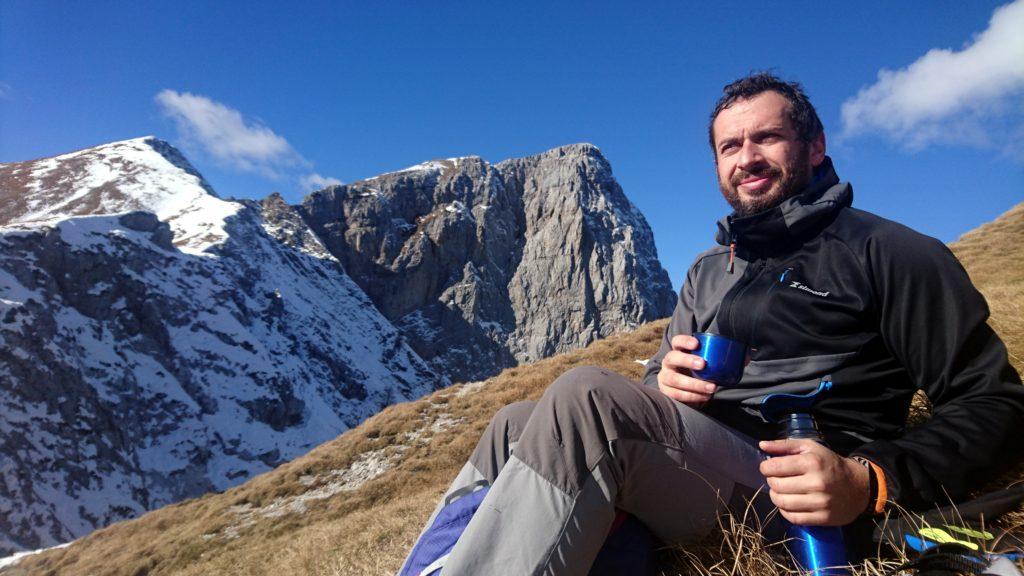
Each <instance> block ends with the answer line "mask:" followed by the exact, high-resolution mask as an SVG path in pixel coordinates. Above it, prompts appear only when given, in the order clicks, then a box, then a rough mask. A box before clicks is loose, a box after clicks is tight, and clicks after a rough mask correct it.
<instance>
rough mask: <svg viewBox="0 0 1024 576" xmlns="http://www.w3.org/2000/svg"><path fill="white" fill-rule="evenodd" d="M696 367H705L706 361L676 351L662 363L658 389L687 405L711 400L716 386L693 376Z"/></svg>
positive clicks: (666, 356)
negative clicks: (692, 370)
mask: <svg viewBox="0 0 1024 576" xmlns="http://www.w3.org/2000/svg"><path fill="white" fill-rule="evenodd" d="M695 366H696V367H703V366H704V360H703V359H701V358H699V357H696V356H691V355H689V354H684V353H682V352H678V351H675V350H673V351H671V352H669V353H668V354H666V355H665V358H664V359H662V361H661V368H662V369H661V371H659V372H658V388H659V389H660V390H661V392H662V393H663V394H665V395H666V396H668V397H669V398H672V399H673V400H678V401H679V402H684V403H686V404H693V405H700V404H704V403H705V402H707V401H708V400H711V395H712V394H713V393H714V392H715V390H716V386H715V385H714V384H712V383H711V382H706V381H704V380H700V379H698V378H694V377H693V376H691V375H690V369H691V368H694V367H695Z"/></svg>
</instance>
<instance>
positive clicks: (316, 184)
mask: <svg viewBox="0 0 1024 576" xmlns="http://www.w3.org/2000/svg"><path fill="white" fill-rule="evenodd" d="M299 185H300V186H302V189H303V191H311V190H321V189H323V188H327V187H328V186H340V185H341V180H338V179H337V178H331V177H330V176H326V177H325V176H321V175H319V174H317V173H316V172H313V173H312V174H306V175H305V176H302V177H301V178H299Z"/></svg>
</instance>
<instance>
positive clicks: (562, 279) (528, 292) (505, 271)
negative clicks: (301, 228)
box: [300, 144, 675, 381]
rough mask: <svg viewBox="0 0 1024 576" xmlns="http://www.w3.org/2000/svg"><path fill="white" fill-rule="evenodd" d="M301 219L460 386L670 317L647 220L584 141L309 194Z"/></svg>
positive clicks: (440, 163)
mask: <svg viewBox="0 0 1024 576" xmlns="http://www.w3.org/2000/svg"><path fill="white" fill-rule="evenodd" d="M300 210H301V212H302V214H303V216H304V218H305V220H306V221H307V222H308V223H309V224H310V226H311V227H312V229H313V230H314V231H315V232H316V233H317V235H318V236H319V237H320V238H321V239H322V240H323V242H324V244H325V246H326V247H327V249H328V250H329V251H330V252H331V254H333V255H334V256H335V257H337V258H338V259H339V260H340V261H341V262H342V263H343V264H344V266H345V268H346V270H348V272H349V274H350V275H351V277H352V279H353V280H355V282H356V283H358V284H359V285H360V286H361V287H362V288H363V290H364V291H365V292H366V293H367V294H368V295H369V296H370V298H371V299H373V301H374V303H375V304H376V305H377V307H378V308H379V309H380V310H381V312H382V313H383V314H384V315H385V316H386V317H387V318H389V319H390V320H391V321H392V322H393V323H394V324H395V325H396V326H397V327H398V329H399V330H400V331H402V333H403V334H404V335H406V337H407V338H408V339H409V342H410V345H411V346H412V347H413V349H414V350H416V352H417V353H418V354H419V355H420V356H421V357H422V358H424V359H425V360H427V361H428V362H430V363H431V365H432V367H433V368H434V369H435V370H436V371H438V372H442V373H444V374H446V375H448V376H449V377H450V378H451V379H453V380H455V381H460V380H461V381H465V380H473V379H479V378H484V377H487V376H490V375H493V374H494V373H495V372H496V371H497V369H499V368H502V367H506V366H511V365H515V364H517V363H520V362H527V361H532V360H536V359H539V358H544V357H546V356H550V355H551V354H555V353H558V352H564V351H566V350H571V349H574V348H579V347H582V346H585V345H587V344H588V343H590V342H592V341H593V340H595V339H597V338H601V337H604V336H607V335H609V334H611V333H613V332H616V331H622V330H630V329H632V328H634V327H636V326H638V325H639V324H641V323H643V322H647V321H650V320H653V319H656V318H661V317H664V316H667V315H669V314H670V313H671V311H672V307H673V306H674V304H675V295H674V293H673V291H672V287H671V283H670V282H669V278H668V275H667V273H666V272H665V271H664V269H663V268H662V267H661V265H660V263H659V262H658V259H657V253H656V250H655V247H654V239H653V235H652V234H651V230H650V227H649V226H648V225H647V222H646V221H645V220H644V218H643V216H642V215H641V214H640V212H639V211H637V209H636V208H635V207H634V206H633V205H632V204H631V203H630V201H629V200H628V199H627V198H626V196H625V195H624V194H623V192H622V188H621V187H620V186H619V185H618V183H617V182H616V181H615V178H614V177H613V176H612V170H611V166H610V165H609V164H608V162H607V160H605V158H604V157H603V156H602V155H601V152H600V151H599V150H598V149H597V148H596V147H594V146H591V145H589V144H577V145H572V146H565V147H561V148H556V149H554V150H551V151H548V152H545V153H543V154H540V155H537V156H531V157H528V158H522V159H514V160H507V161H504V162H501V163H499V164H496V165H491V164H489V163H488V162H486V161H484V160H481V159H480V158H476V157H468V158H451V159H447V160H437V161H432V162H426V163H424V164H420V165H417V166H413V167H411V168H407V169H405V170H401V171H399V172H393V173H389V174H384V175H381V176H378V177H375V178H370V179H367V180H363V181H360V182H355V183H353V184H350V185H344V186H333V187H330V188H327V189H325V190H322V191H319V192H316V193H313V194H311V195H310V196H309V197H307V198H306V199H305V200H304V201H303V203H302V206H301V207H300Z"/></svg>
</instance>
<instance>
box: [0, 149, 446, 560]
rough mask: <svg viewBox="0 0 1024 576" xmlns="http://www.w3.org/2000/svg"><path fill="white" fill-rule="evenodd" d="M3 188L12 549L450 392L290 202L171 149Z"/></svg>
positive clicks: (228, 480) (2, 511)
mask: <svg viewBox="0 0 1024 576" xmlns="http://www.w3.org/2000/svg"><path fill="white" fill-rule="evenodd" d="M140 181H148V184H147V185H144V186H141V187H139V188H135V183H137V182H140ZM0 182H3V183H4V186H5V188H4V189H3V191H2V193H0V201H2V204H0V205H2V206H3V207H4V210H3V213H4V215H5V218H6V220H5V221H4V222H3V224H5V226H2V227H0V458H2V462H3V465H2V466H0V553H3V552H9V551H12V550H16V549H22V548H38V547H40V546H47V545H52V544H56V543H59V542H64V541H67V540H69V539H72V538H75V537H78V536H81V535H83V534H85V533H87V532H89V531H91V530H93V529H95V528H97V527H101V526H104V525H106V524H108V523H110V522H112V521H115V520H119V519H122V518H127V517H132V516H135V515H137V514H139V513H141V512H143V511H144V510H147V509H151V508H155V507H159V506H162V505H165V504H168V503H172V502H176V501H178V500H181V499H183V498H187V497H192V496H197V495H200V494H202V493H204V492H208V491H213V490H224V489H226V488H228V487H230V486H233V485H235V484H238V483H240V482H242V481H244V480H246V479H248V478H250V477H252V476H254V475H256V474H259V473H261V472H263V471H266V470H268V469H270V468H272V467H274V466H276V465H278V464H280V463H282V462H284V461H287V460H290V459H292V458H294V457H296V456H299V455H301V454H304V453H306V452H307V451H309V450H310V449H311V448H313V447H314V446H317V445H318V444H320V443H322V442H324V441H326V440H328V439H330V438H333V437H335V436H336V435H337V434H339V433H341V432H342V431H344V430H346V429H348V428H349V427H352V426H355V425H356V424H358V423H359V422H360V421H362V420H363V419H365V418H366V417H368V416H370V415H372V414H373V413H375V412H377V411H378V410H379V409H380V408H382V407H384V406H386V405H388V404H391V403H394V402H398V401H403V400H408V399H412V398H417V397H419V396H421V395H423V394H424V393H426V392H428V391H430V390H432V389H433V388H435V387H436V386H438V385H440V384H442V383H443V382H444V379H443V378H439V377H437V376H435V375H434V374H433V373H432V372H431V371H430V370H429V368H428V366H427V365H426V364H425V363H424V362H423V361H422V360H421V359H420V358H419V357H418V356H417V355H416V353H415V352H413V351H412V350H411V349H410V348H409V347H408V346H407V345H406V344H405V342H404V340H403V338H402V336H401V335H400V333H399V332H398V331H397V330H395V328H394V327H393V326H392V325H391V324H390V322H388V320H387V319H386V318H384V317H383V316H382V315H380V313H378V312H377V310H376V309H375V308H374V306H373V304H372V303H371V301H370V300H369V298H367V297H366V296H365V294H363V292H362V290H360V289H359V287H358V286H356V285H355V284H354V283H353V282H352V281H351V280H350V279H349V278H348V276H347V275H346V274H345V271H344V269H343V267H342V266H341V264H340V263H339V262H338V261H337V260H336V259H335V258H333V257H332V256H331V255H330V254H329V253H328V252H327V251H326V250H325V249H324V247H323V245H322V244H321V243H320V241H319V240H318V239H317V237H316V236H315V234H313V233H312V232H311V231H310V229H309V228H308V227H307V226H306V225H305V223H304V222H303V220H302V219H301V217H300V216H299V215H298V213H297V212H296V211H295V210H294V209H293V208H291V207H290V206H288V205H287V204H285V203H284V202H283V201H281V199H280V198H279V197H276V196H272V197H270V198H268V199H267V200H265V201H263V202H262V203H255V202H245V203H239V202H226V201H223V200H220V199H218V198H217V197H215V196H213V195H212V194H211V193H210V191H209V187H208V186H206V185H205V183H204V182H203V181H202V179H201V178H200V177H199V176H198V174H197V173H195V171H194V170H192V169H191V167H190V166H188V165H187V163H185V162H184V159H183V158H181V156H180V154H177V153H176V151H174V150H173V149H172V148H170V147H169V146H167V145H166V144H165V143H162V142H160V141H157V140H153V139H140V140H133V141H128V142H122V143H117V144H113V145H108V146H104V147H100V148H97V149H91V150H89V151H84V152H82V153H76V154H72V155H67V156H65V157H57V158H54V159H48V160H43V161H39V162H34V163H20V164H14V165H3V166H0ZM15 182H21V184H20V185H17V186H16V185H15V184H14V183H15ZM54 187H56V188H57V189H54ZM40 192H42V194H40ZM37 196H38V197H41V198H43V200H45V203H44V202H43V201H42V200H38V198H37ZM70 197H75V201H74V202H63V200H62V199H65V198H70ZM12 199H13V200H12ZM56 204H60V205H63V206H66V207H68V208H69V210H70V214H64V213H62V212H61V211H60V210H59V209H56V208H53V206H54V205H56ZM153 207H155V208H156V210H157V211H158V213H159V216H160V217H159V218H158V217H157V215H155V214H153V213H152V212H139V211H130V210H139V209H144V208H149V209H153ZM126 211H130V212H126Z"/></svg>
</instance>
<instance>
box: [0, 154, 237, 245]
mask: <svg viewBox="0 0 1024 576" xmlns="http://www.w3.org/2000/svg"><path fill="white" fill-rule="evenodd" d="M139 210H142V211H147V212H152V213H154V214H156V215H157V217H158V218H160V219H161V220H165V221H167V222H168V223H169V224H171V228H172V230H174V235H175V241H174V243H175V244H176V245H178V246H179V247H181V248H182V249H186V250H188V251H192V252H201V251H203V250H204V249H205V248H206V247H208V246H209V245H210V244H212V243H216V242H218V241H219V240H222V239H223V238H224V237H225V235H224V234H223V233H222V232H223V230H222V224H223V219H224V218H226V217H227V216H229V215H231V214H234V213H235V212H237V210H238V205H237V204H236V203H234V202H225V201H223V200H221V199H220V198H218V197H217V195H216V193H214V191H213V188H212V187H210V185H209V184H208V183H207V182H206V180H205V179H204V178H203V176H202V175H201V174H200V173H199V171H198V170H196V169H195V167H193V166H192V164H191V163H189V161H188V160H187V159H186V158H185V156H184V155H183V154H182V153H181V152H180V151H179V150H178V149H177V148H175V147H174V146H172V145H171V144H169V143H167V142H166V141H164V140H161V139H159V138H156V137H153V136H143V137H141V138H132V139H130V140H121V141H118V142H111V143H108V144H102V145H100V146H94V147H92V148H85V149H83V150H77V151H75V152H69V153H67V154H61V155H59V156H53V157H50V158H41V159H38V160H30V161H27V162H16V163H11V164H0V226H2V225H20V226H29V227H34V226H41V225H50V224H53V223H55V222H58V221H61V220H65V219H67V218H73V217H76V216H87V215H100V214H123V213H126V212H134V211H139Z"/></svg>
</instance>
